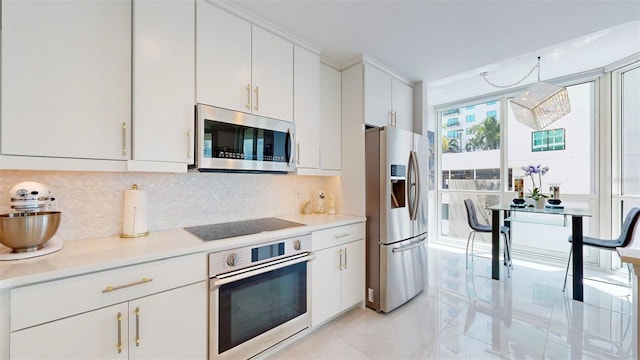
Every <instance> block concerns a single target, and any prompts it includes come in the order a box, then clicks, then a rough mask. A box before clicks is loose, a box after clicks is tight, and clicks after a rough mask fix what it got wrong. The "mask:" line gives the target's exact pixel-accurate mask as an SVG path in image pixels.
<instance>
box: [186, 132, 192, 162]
mask: <svg viewBox="0 0 640 360" xmlns="http://www.w3.org/2000/svg"><path fill="white" fill-rule="evenodd" d="M191 149H193V145H192V143H191V129H189V130H187V159H191V156H192V155H193V152H191Z"/></svg>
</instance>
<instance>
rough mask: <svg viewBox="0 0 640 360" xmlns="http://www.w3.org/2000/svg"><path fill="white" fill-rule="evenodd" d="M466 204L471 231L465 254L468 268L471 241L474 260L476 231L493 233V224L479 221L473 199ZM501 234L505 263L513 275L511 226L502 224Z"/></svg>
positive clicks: (508, 274)
mask: <svg viewBox="0 0 640 360" xmlns="http://www.w3.org/2000/svg"><path fill="white" fill-rule="evenodd" d="M464 206H465V208H466V209H467V221H468V223H469V227H470V228H471V232H470V233H469V237H468V238H467V250H466V254H465V261H466V266H467V268H468V267H469V243H471V261H473V243H474V241H475V237H476V233H491V225H486V224H481V223H480V222H478V215H477V214H476V206H475V205H474V204H473V201H472V200H471V199H465V200H464ZM500 234H502V236H504V264H505V265H506V266H507V276H508V277H511V272H510V271H511V270H510V268H511V267H513V265H512V264H511V243H510V239H509V228H508V227H506V226H500Z"/></svg>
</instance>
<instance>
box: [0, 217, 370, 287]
mask: <svg viewBox="0 0 640 360" xmlns="http://www.w3.org/2000/svg"><path fill="white" fill-rule="evenodd" d="M278 218H280V219H285V220H289V221H294V222H298V223H302V224H306V225H307V226H304V227H302V226H301V227H294V228H289V229H284V230H278V231H270V232H266V233H259V234H253V235H246V236H239V237H234V238H229V239H224V240H216V241H208V242H205V241H202V240H200V239H199V238H197V237H195V236H194V235H192V234H190V233H189V232H187V231H185V230H183V229H176V230H166V231H158V232H152V233H150V234H149V235H148V236H145V237H141V238H133V239H122V238H120V237H118V236H111V237H104V238H96V239H86V240H72V241H65V242H64V247H63V248H62V249H61V250H60V251H58V252H55V253H52V254H48V255H44V256H40V257H34V258H29V259H22V260H11V261H0V290H1V289H4V288H11V287H17V286H23V285H27V284H31V283H36V282H41V281H49V280H52V279H56V278H63V277H68V276H75V275H78V274H83V273H89V272H94V271H101V270H105V269H110V268H116V267H121V266H129V265H132V264H136V263H143V262H147V261H153V260H159V259H163V258H168V257H173V256H180V255H186V254H192V253H198V252H215V251H220V250H226V249H231V248H234V247H239V246H245V245H250V244H255V243H261V242H267V241H271V240H275V239H279V238H286V237H291V236H297V235H300V234H306V233H310V232H312V231H316V230H320V229H325V228H331V227H336V226H342V225H349V224H354V223H358V222H362V221H365V218H364V217H358V216H351V215H289V216H279V217H278Z"/></svg>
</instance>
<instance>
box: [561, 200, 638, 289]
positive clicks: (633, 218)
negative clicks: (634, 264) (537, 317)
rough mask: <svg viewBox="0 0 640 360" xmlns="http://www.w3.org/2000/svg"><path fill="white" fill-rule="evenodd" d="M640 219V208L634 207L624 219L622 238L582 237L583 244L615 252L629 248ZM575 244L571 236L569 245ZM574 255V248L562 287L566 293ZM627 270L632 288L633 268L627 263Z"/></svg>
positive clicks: (568, 261)
mask: <svg viewBox="0 0 640 360" xmlns="http://www.w3.org/2000/svg"><path fill="white" fill-rule="evenodd" d="M638 218H640V208H637V207H634V208H632V209H631V210H629V213H628V214H627V217H626V218H625V219H624V222H623V223H622V230H621V231H620V236H618V238H617V239H613V240H607V239H599V238H594V237H590V236H583V237H582V244H583V245H588V246H593V247H595V248H598V249H605V250H611V251H615V250H616V248H619V247H627V246H629V245H630V244H631V243H632V241H633V233H634V230H635V227H636V223H637V222H638ZM571 242H573V237H572V236H569V243H571ZM572 254H573V247H571V250H569V260H567V270H566V272H565V274H564V285H563V286H562V291H564V290H565V289H566V287H567V277H568V276H569V264H570V263H571V255H572ZM627 269H628V270H629V286H631V268H630V265H629V263H627Z"/></svg>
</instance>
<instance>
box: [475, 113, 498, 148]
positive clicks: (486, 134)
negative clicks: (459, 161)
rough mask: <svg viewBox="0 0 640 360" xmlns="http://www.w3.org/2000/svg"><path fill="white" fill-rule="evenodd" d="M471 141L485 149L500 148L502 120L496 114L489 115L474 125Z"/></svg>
mask: <svg viewBox="0 0 640 360" xmlns="http://www.w3.org/2000/svg"><path fill="white" fill-rule="evenodd" d="M473 131H474V136H473V139H472V140H471V142H472V143H473V144H474V145H475V146H477V147H478V148H482V149H484V150H491V149H498V148H500V122H499V121H498V119H496V117H495V116H489V117H488V118H486V119H484V120H482V122H481V123H480V124H478V125H476V126H474V127H473Z"/></svg>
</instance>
